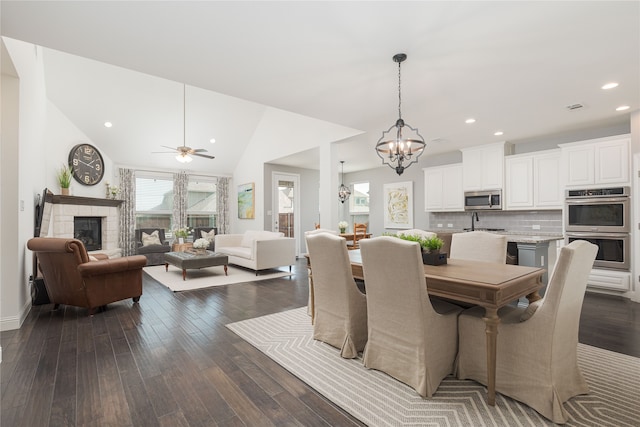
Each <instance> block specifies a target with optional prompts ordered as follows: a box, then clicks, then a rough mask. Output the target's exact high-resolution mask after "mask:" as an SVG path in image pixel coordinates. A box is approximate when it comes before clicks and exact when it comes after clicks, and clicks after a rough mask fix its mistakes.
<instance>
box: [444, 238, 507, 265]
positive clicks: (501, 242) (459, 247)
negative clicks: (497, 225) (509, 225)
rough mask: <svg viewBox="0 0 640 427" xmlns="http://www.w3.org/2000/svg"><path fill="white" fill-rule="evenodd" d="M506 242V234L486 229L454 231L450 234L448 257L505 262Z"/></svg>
mask: <svg viewBox="0 0 640 427" xmlns="http://www.w3.org/2000/svg"><path fill="white" fill-rule="evenodd" d="M507 244H508V242H507V236H503V235H500V234H493V233H487V232H486V231H469V232H466V233H454V234H453V235H452V236H451V248H450V250H451V254H450V255H449V258H451V259H469V260H474V261H485V262H495V263H499V264H505V263H506V262H507Z"/></svg>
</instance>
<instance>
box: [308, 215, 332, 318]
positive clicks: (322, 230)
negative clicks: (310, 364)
mask: <svg viewBox="0 0 640 427" xmlns="http://www.w3.org/2000/svg"><path fill="white" fill-rule="evenodd" d="M318 225H319V224H316V228H314V229H313V230H309V231H305V232H304V239H305V240H304V241H305V246H306V247H307V251H308V248H309V245H308V244H307V236H312V235H314V234H318V233H329V234H333V235H334V236H337V235H338V232H337V231H335V230H331V229H329V228H319V227H317V226H318ZM307 274H308V276H309V302H308V303H307V314H308V315H309V316H311V324H312V325H313V323H314V322H315V317H314V311H313V310H314V303H315V299H314V297H313V273H312V272H311V269H309V270H308V273H307Z"/></svg>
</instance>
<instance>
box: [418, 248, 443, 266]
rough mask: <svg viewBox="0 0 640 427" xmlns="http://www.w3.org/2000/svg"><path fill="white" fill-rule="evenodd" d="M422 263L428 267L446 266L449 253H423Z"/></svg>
mask: <svg viewBox="0 0 640 427" xmlns="http://www.w3.org/2000/svg"><path fill="white" fill-rule="evenodd" d="M422 263H423V264H427V265H443V264H446V263H447V253H446V252H440V251H422Z"/></svg>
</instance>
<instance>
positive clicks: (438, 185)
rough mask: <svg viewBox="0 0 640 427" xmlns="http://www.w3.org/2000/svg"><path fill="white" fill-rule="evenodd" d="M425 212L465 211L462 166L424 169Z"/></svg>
mask: <svg viewBox="0 0 640 427" xmlns="http://www.w3.org/2000/svg"><path fill="white" fill-rule="evenodd" d="M423 171H424V210H425V211H427V212H444V211H447V212H453V211H463V210H464V193H463V190H462V164H460V163H458V164H454V165H447V166H435V167H431V168H424V169H423Z"/></svg>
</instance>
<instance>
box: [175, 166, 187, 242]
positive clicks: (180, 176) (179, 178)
mask: <svg viewBox="0 0 640 427" xmlns="http://www.w3.org/2000/svg"><path fill="white" fill-rule="evenodd" d="M188 192H189V175H187V173H186V172H184V171H182V172H179V173H174V174H173V229H174V230H175V229H176V228H184V227H186V226H187V207H188V206H187V205H188V203H187V202H188Z"/></svg>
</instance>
